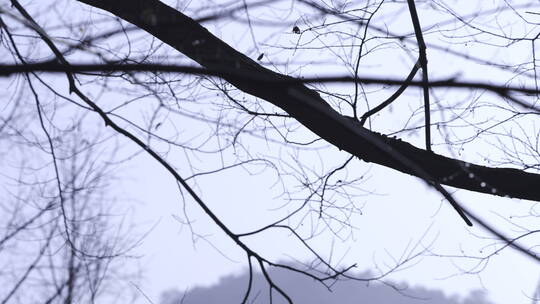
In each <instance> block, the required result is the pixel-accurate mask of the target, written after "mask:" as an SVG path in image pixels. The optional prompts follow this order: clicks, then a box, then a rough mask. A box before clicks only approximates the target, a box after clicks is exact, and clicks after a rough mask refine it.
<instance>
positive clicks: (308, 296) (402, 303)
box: [161, 269, 493, 304]
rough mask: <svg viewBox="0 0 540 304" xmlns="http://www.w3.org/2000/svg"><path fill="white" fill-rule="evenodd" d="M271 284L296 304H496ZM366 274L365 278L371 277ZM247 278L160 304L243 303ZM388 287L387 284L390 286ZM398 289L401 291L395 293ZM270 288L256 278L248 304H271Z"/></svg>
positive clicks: (417, 293)
mask: <svg viewBox="0 0 540 304" xmlns="http://www.w3.org/2000/svg"><path fill="white" fill-rule="evenodd" d="M270 276H271V278H272V280H273V281H274V282H275V283H276V284H277V285H278V286H279V287H280V288H281V289H282V290H284V291H285V292H287V294H288V295H289V296H290V297H291V299H292V300H293V301H294V303H295V304H328V303H339V304H364V303H365V304H368V303H369V304H389V303H392V304H393V303H399V304H420V303H430V304H493V302H490V301H488V299H487V298H486V295H485V293H483V292H482V291H474V292H472V293H471V294H469V295H468V296H467V297H466V298H459V297H457V296H452V297H447V296H445V295H444V294H443V293H442V291H440V290H435V289H426V288H422V287H409V288H405V286H404V285H403V284H397V283H392V284H391V285H392V286H389V284H383V283H381V282H370V283H366V282H358V281H350V280H348V281H338V282H336V283H335V284H334V285H333V286H332V287H331V289H332V290H331V291H329V290H328V289H327V288H326V287H324V286H323V285H322V284H320V283H318V282H316V281H314V280H313V279H310V278H308V277H307V276H303V275H299V274H297V273H293V272H291V271H285V270H276V269H274V270H272V271H271V272H270ZM368 276H369V274H368V273H364V275H363V276H362V277H368ZM247 283H248V275H247V273H243V274H242V275H236V276H234V275H232V276H226V277H223V278H222V279H220V281H219V282H218V283H217V284H215V285H213V286H210V287H195V288H192V289H190V290H188V291H187V292H186V294H184V293H183V292H181V291H178V290H169V291H166V292H164V293H163V294H162V298H161V304H180V303H182V304H214V303H215V304H217V303H219V304H222V303H238V304H239V303H241V301H242V299H243V297H244V293H245V291H246V288H247ZM387 283H388V282H387ZM396 289H398V290H399V291H398V290H396ZM268 292H269V287H268V284H267V282H266V281H265V279H264V277H263V275H262V274H261V273H256V274H255V275H254V277H253V286H252V289H251V293H250V294H251V296H250V298H249V301H248V302H247V303H253V304H267V303H270V298H269V296H268ZM272 300H273V303H275V304H284V303H287V302H286V301H285V299H283V297H281V295H279V294H278V293H277V292H276V291H275V290H274V291H273V292H272Z"/></svg>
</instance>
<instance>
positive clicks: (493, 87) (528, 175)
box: [0, 0, 540, 303]
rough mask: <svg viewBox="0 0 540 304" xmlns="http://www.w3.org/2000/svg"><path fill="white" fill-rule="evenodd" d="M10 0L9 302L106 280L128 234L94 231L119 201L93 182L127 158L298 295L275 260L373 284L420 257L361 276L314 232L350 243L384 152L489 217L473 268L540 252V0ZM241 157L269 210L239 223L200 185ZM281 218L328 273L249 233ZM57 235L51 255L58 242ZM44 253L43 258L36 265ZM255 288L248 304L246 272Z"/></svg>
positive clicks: (470, 216) (3, 133)
mask: <svg viewBox="0 0 540 304" xmlns="http://www.w3.org/2000/svg"><path fill="white" fill-rule="evenodd" d="M7 2H8V1H6V2H5V3H3V4H1V5H0V18H1V19H0V26H1V42H2V49H1V52H2V55H3V56H2V59H1V60H0V66H1V70H0V75H2V76H3V77H4V78H2V84H3V85H4V87H5V90H3V91H2V93H1V94H2V101H3V102H2V103H1V107H2V111H1V113H0V140H1V141H2V142H1V145H0V147H1V148H0V149H1V150H0V153H1V154H0V155H1V158H0V164H1V165H2V168H4V169H3V170H4V172H5V174H4V175H3V179H4V180H5V183H6V185H9V186H7V187H6V193H9V194H5V196H6V197H5V200H4V202H3V203H2V204H3V205H2V206H3V209H4V210H3V211H2V212H3V213H5V214H7V215H8V216H9V217H10V219H9V220H8V221H7V222H6V224H5V226H3V227H2V229H3V230H2V233H3V234H2V235H3V238H1V237H2V235H0V249H1V250H2V252H0V254H3V253H4V252H5V254H6V256H9V255H14V254H17V252H18V250H19V249H18V248H17V246H19V244H22V243H21V242H22V241H21V240H25V241H28V239H29V238H30V239H32V240H34V241H35V242H34V245H35V247H36V248H32V249H31V250H30V249H29V250H23V251H24V254H25V255H28V254H29V255H30V257H29V258H28V259H26V260H25V261H24V263H23V266H18V265H17V266H15V265H14V264H13V265H14V266H13V267H12V268H10V270H9V272H8V274H7V275H5V278H8V279H9V280H12V278H15V280H16V281H17V283H16V284H15V285H14V287H12V288H11V287H10V288H11V289H10V290H11V291H9V292H8V293H1V294H0V296H3V297H4V299H5V302H7V301H8V300H9V299H10V298H11V297H17V296H18V293H17V289H18V288H19V286H21V285H22V284H39V285H40V286H42V287H43V286H46V285H47V284H51V282H54V284H52V285H54V287H52V288H45V287H43V292H45V293H47V292H49V296H50V297H51V299H54V300H57V299H60V298H62V299H63V301H65V302H66V303H71V302H76V298H75V297H79V299H85V300H87V299H93V297H96V296H97V295H99V294H100V292H98V291H99V290H102V288H103V285H106V284H105V283H101V281H102V280H103V279H104V278H106V277H107V276H106V273H108V271H110V269H109V268H108V267H107V265H108V264H107V263H109V262H110V261H113V260H114V259H115V258H116V257H118V256H119V255H122V254H125V253H126V252H127V251H126V250H127V249H129V248H130V246H132V245H133V244H132V243H130V242H129V241H128V242H126V241H125V239H122V238H120V237H119V236H118V235H116V236H113V235H111V236H107V235H106V234H105V233H103V231H102V230H101V229H104V228H103V227H105V226H107V225H111V223H110V222H109V216H108V212H107V210H108V208H111V206H113V204H112V202H111V203H107V202H105V201H106V199H98V201H99V202H98V203H96V202H95V201H96V198H95V197H96V196H97V195H98V194H99V195H101V194H106V193H107V191H109V192H110V191H111V190H110V189H109V190H107V191H105V188H106V187H104V186H103V185H102V182H103V180H104V178H105V176H106V175H105V174H104V172H106V171H111V168H115V166H116V165H119V164H129V162H130V161H136V160H132V158H134V157H135V156H137V155H145V157H150V158H151V159H152V160H153V162H154V164H155V166H159V167H161V168H162V169H163V170H164V171H167V172H168V174H169V175H170V178H171V179H173V180H174V181H175V182H176V183H177V184H178V187H179V190H180V195H179V198H178V199H179V200H181V201H182V202H183V204H185V205H184V209H183V210H184V213H183V214H182V216H181V218H179V223H181V224H182V225H186V226H188V227H190V228H191V229H192V230H191V233H192V234H193V235H197V230H196V229H194V228H193V227H192V225H191V221H190V218H189V209H193V208H198V210H202V212H204V214H205V215H206V216H207V218H208V219H209V220H210V221H211V222H212V223H213V224H214V225H216V226H217V227H218V228H219V229H220V230H221V231H222V232H223V233H224V234H225V235H226V237H227V238H228V239H229V240H230V241H231V242H232V243H234V244H236V245H237V246H238V248H240V249H241V250H242V251H243V252H245V254H246V256H247V262H246V263H247V265H248V266H249V269H250V273H252V271H253V269H254V268H255V267H256V268H258V269H260V271H262V274H263V276H264V278H265V279H266V282H267V284H268V286H269V287H270V289H271V290H273V291H274V294H277V295H279V296H280V297H283V298H285V299H287V301H289V302H292V301H293V300H294V299H290V298H289V295H288V294H287V293H286V292H284V291H283V289H282V288H281V287H280V286H279V284H276V283H275V282H274V280H273V279H272V275H271V273H270V272H269V271H268V270H269V269H270V268H272V267H278V268H286V269H288V270H290V271H293V272H299V273H302V274H303V275H305V276H308V277H312V278H313V279H315V280H317V281H319V282H321V283H322V284H324V285H325V286H330V285H331V282H333V281H334V280H336V279H341V278H349V279H356V280H360V281H367V280H376V279H382V278H384V277H385V276H386V275H387V274H388V273H391V272H392V271H394V270H396V269H398V268H400V267H402V266H403V265H406V264H407V263H409V262H410V261H413V260H415V259H417V258H418V257H420V256H422V255H424V254H426V253H428V252H430V250H431V248H429V246H427V245H425V246H420V247H424V248H420V247H419V248H416V249H417V250H412V251H408V252H407V254H405V255H404V256H403V257H402V258H401V259H398V260H396V261H394V264H393V265H391V266H390V267H388V268H387V269H385V270H382V271H380V273H378V274H376V275H374V276H371V277H357V276H354V275H349V272H348V271H349V270H350V269H351V268H353V267H354V266H355V265H340V264H339V263H337V262H335V261H332V260H331V259H329V258H328V257H326V256H323V255H322V254H321V253H320V251H319V250H317V249H316V248H314V246H313V245H312V241H314V240H315V239H316V238H317V237H320V236H321V235H322V234H325V233H329V234H331V235H332V236H333V237H335V238H336V239H338V240H342V241H344V240H347V239H349V238H351V235H352V233H353V231H354V229H355V224H354V221H355V220H357V219H358V217H357V216H358V215H359V214H362V207H363V206H364V204H366V203H368V202H369V198H370V195H369V194H370V191H371V190H370V189H366V188H365V187H364V186H363V185H364V183H365V180H366V177H367V176H368V172H369V170H370V168H378V167H379V166H383V167H386V168H389V169H392V170H396V171H399V172H402V173H405V174H407V175H409V178H411V179H417V180H419V181H422V182H424V183H425V184H426V185H428V186H429V187H430V188H431V189H433V191H437V192H438V193H440V195H441V197H442V198H444V200H445V201H446V202H447V203H448V204H449V205H450V206H451V207H452V210H454V211H452V214H450V216H454V215H455V214H457V216H455V225H456V226H462V225H469V226H475V225H476V226H478V227H481V228H483V229H487V231H489V233H490V236H491V237H492V240H493V244H495V245H494V246H493V247H491V249H490V250H489V252H483V253H482V254H481V255H479V256H474V257H472V256H468V258H472V259H477V260H479V261H481V262H480V263H479V265H484V264H482V263H484V262H485V261H487V260H489V259H490V258H492V257H493V256H494V255H496V254H497V253H499V252H500V251H502V250H518V251H520V252H521V253H522V254H525V255H527V256H528V257H529V258H531V259H533V260H536V261H538V260H540V259H539V258H538V256H537V249H536V247H535V245H537V242H536V243H535V242H534V238H535V237H536V232H537V230H536V229H537V227H536V226H535V225H534V224H533V222H534V219H535V218H536V217H537V215H538V213H537V211H535V209H534V205H533V203H534V202H539V201H540V187H538V185H540V173H539V168H540V161H539V160H540V154H539V135H538V134H539V132H538V131H539V130H538V126H537V123H536V116H537V115H538V114H539V113H540V107H539V106H538V101H539V98H538V96H539V93H540V89H539V87H538V81H537V79H538V75H537V69H536V63H537V59H536V48H537V47H538V43H537V39H538V37H539V35H540V32H539V31H538V28H539V27H538V25H539V24H540V5H539V4H538V3H536V2H535V1H474V3H469V2H468V1H446V0H437V1H414V0H408V1H370V0H363V1H325V0H321V1H316V0H296V1H267V0H259V1H248V0H243V1H164V2H162V1H158V0H117V1H108V0H61V1H44V0H40V1H36V0H34V1H31V0H27V1H22V0H11V1H9V2H10V3H7ZM195 2H196V3H195ZM240 169H241V170H244V172H247V173H248V174H250V175H251V176H252V178H253V179H257V178H260V179H269V178H270V179H272V181H273V185H272V188H271V189H269V193H268V195H270V196H272V197H273V198H274V199H275V201H277V202H279V203H278V204H279V206H280V208H278V210H279V211H278V213H277V214H279V216H277V217H274V220H270V221H267V219H264V220H262V221H259V222H257V224H256V225H246V226H241V225H240V224H237V223H233V222H232V221H231V220H229V219H227V218H226V217H224V216H222V215H220V213H219V212H217V211H216V210H215V207H214V204H215V202H209V201H207V200H206V199H205V193H207V192H209V191H215V190H214V189H211V188H208V187H203V186H201V185H202V184H203V182H202V181H203V180H204V179H205V178H207V177H208V176H214V175H215V176H219V175H220V174H228V172H230V171H235V170H240ZM377 172H378V171H377ZM102 173H103V174H102ZM381 180H382V179H381ZM391 187H392V185H384V186H383V187H382V188H383V189H384V188H387V189H390V188H391ZM158 191H159V190H158ZM455 191H459V193H462V192H465V191H472V192H477V193H483V194H484V195H485V197H486V198H491V197H504V198H506V200H507V201H508V202H514V201H516V200H521V201H522V202H523V204H530V206H532V207H531V209H530V212H529V213H528V214H526V215H524V216H523V222H521V220H520V221H517V220H516V221H512V224H515V227H518V228H519V229H517V232H516V231H515V230H514V231H509V229H505V228H504V227H499V226H497V225H495V224H494V223H491V222H490V221H486V220H485V219H484V218H485V216H484V213H482V214H478V213H477V212H472V211H471V210H469V209H470V208H469V207H466V206H470V205H469V204H470V203H471V202H465V201H459V200H458V199H456V198H455V197H454V192H455ZM257 199H258V198H253V204H255V203H256V201H257ZM409 199H414V198H409ZM531 202H532V203H531ZM219 203H220V204H222V205H227V206H230V208H235V205H234V204H233V203H232V202H219ZM186 210H188V211H186ZM449 210H450V209H448V210H446V209H445V210H443V211H441V212H444V213H450V211H449ZM235 212H236V213H242V212H244V213H246V212H247V211H246V210H244V209H239V210H235ZM454 213H455V214H454ZM485 213H488V210H486V211H485ZM411 214H414V213H413V212H411ZM243 216H246V217H249V216H250V215H249V214H244V215H243ZM408 216H410V215H408ZM410 220H411V221H412V222H416V221H422V219H421V218H411V219H410ZM113 222H114V223H115V222H116V220H115V221H113ZM105 223H108V224H107V225H105ZM113 226H114V225H113ZM471 229H476V227H474V228H471ZM275 231H277V232H286V234H287V235H289V236H290V237H292V238H293V239H294V240H295V241H296V242H297V243H298V244H300V245H301V246H303V248H304V249H305V250H306V251H307V252H309V253H310V254H311V255H312V257H313V258H314V262H313V264H309V265H306V269H321V265H322V266H323V268H324V269H325V270H324V271H323V272H321V273H317V272H314V271H306V269H302V268H299V267H296V266H295V267H291V266H288V265H286V264H281V263H279V262H277V261H274V260H272V259H270V258H268V257H266V256H265V255H264V250H260V249H256V248H255V247H253V246H251V245H250V243H249V240H250V239H253V238H257V237H263V236H264V234H265V233H269V232H275ZM17 234H20V235H24V237H15V235H17ZM98 235H99V237H97V236H98ZM366 241H367V240H366ZM4 243H5V244H4ZM57 243H59V244H57ZM10 244H11V245H10ZM130 244H131V245H130ZM55 246H57V247H58V246H60V248H62V250H63V251H61V254H50V253H49V251H54V248H57V247H55ZM425 248H427V249H425ZM509 248H513V249H509ZM36 250H37V251H36ZM284 251H286V249H284ZM32 256H35V260H32ZM463 256H465V254H463ZM47 257H52V258H50V259H49V261H47V262H43V261H41V260H45V259H47ZM57 263H64V264H62V266H57ZM37 265H46V266H43V267H47V268H48V270H47V271H48V272H47V274H46V275H43V271H41V270H40V271H39V273H40V278H39V280H38V279H34V277H35V276H36V273H38V271H37V270H35V268H37ZM40 267H41V266H40ZM59 267H60V268H62V269H63V270H64V272H63V274H62V275H57V274H56V272H57V271H59V270H57V269H58V268H59ZM79 271H81V272H84V273H85V274H86V276H85V277H84V279H83V278H82V277H81V276H77V275H76V273H77V272H79ZM2 275H3V274H2ZM50 276H52V277H54V279H52V278H51V277H50ZM75 278H77V279H75ZM36 280H38V281H36ZM83 281H84V283H83ZM19 282H20V283H19ZM77 284H86V285H84V286H87V287H80V286H79V287H78V289H77V288H75V287H74V286H75V285H77ZM12 285H13V284H12ZM247 286H248V288H247V291H246V292H245V297H244V299H243V301H244V302H246V301H247V299H248V298H249V296H250V287H251V276H250V280H249V282H248V283H247ZM84 289H87V292H86V293H84V295H83V293H82V292H81V294H80V295H79V294H77V295H76V294H75V290H78V292H79V291H81V290H84ZM70 290H71V291H70ZM89 290H90V291H89ZM270 294H272V293H270ZM21 299H22V298H21ZM239 300H240V299H239ZM51 301H52V300H51Z"/></svg>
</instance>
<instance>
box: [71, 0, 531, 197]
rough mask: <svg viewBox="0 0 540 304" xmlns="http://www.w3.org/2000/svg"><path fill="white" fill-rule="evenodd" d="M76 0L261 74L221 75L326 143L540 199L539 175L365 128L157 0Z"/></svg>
mask: <svg viewBox="0 0 540 304" xmlns="http://www.w3.org/2000/svg"><path fill="white" fill-rule="evenodd" d="M78 1H79V2H82V3H85V4H88V5H90V6H93V7H96V8H100V9H103V10H106V11H108V12H110V13H112V14H113V15H115V16H118V17H119V18H122V19H124V20H125V21H127V22H130V23H132V24H134V25H136V26H138V27H139V28H141V29H143V30H145V31H147V32H148V33H150V34H151V35H153V36H154V37H156V38H158V39H160V40H161V41H163V42H165V43H167V44H168V45H170V46H172V47H173V48H175V49H177V50H178V51H180V52H181V53H183V54H184V55H186V56H188V57H189V58H191V59H193V60H194V61H196V62H197V63H199V64H200V65H202V66H203V67H206V68H209V69H217V70H234V71H236V72H238V73H239V74H240V75H256V76H257V77H256V78H257V79H259V80H257V81H254V80H250V79H249V78H247V77H234V76H224V77H223V78H224V79H225V80H227V81H228V82H230V83H231V84H232V85H234V86H235V87H237V88H238V89H240V90H242V91H244V92H246V93H249V94H251V95H253V96H256V97H259V98H261V99H264V100H266V101H268V102H270V103H272V104H274V105H276V106H278V107H280V108H281V109H283V110H284V111H286V112H287V113H289V114H290V115H291V116H292V117H294V118H295V119H296V120H298V121H299V122H300V123H302V124H303V125H304V126H305V127H307V128H308V129H310V130H311V131H312V132H314V133H315V134H317V135H318V136H320V137H321V138H323V139H324V140H326V141H327V142H329V143H331V144H333V145H334V146H336V147H337V148H339V149H342V150H345V151H347V152H349V153H351V154H353V155H355V156H357V157H358V158H360V159H363V160H365V161H368V162H373V163H377V164H379V165H383V166H386V167H389V168H393V169H395V170H398V171H401V172H404V173H407V174H411V175H415V176H418V177H420V178H423V179H426V178H427V179H429V180H430V182H436V183H440V184H445V185H449V186H453V187H456V188H461V189H466V190H471V191H476V192H483V193H490V194H495V195H501V196H509V197H515V198H522V199H528V200H534V201H540V175H538V174H532V173H527V172H525V171H522V170H517V169H510V168H491V167H485V166H479V165H475V164H470V163H465V162H463V161H460V160H456V159H452V158H448V157H445V156H441V155H438V154H435V153H433V152H429V151H426V150H423V149H419V148H417V147H414V146H413V145H411V144H409V143H406V142H403V141H401V140H399V139H395V138H389V137H386V136H384V135H382V134H379V133H376V132H372V131H370V130H368V129H365V128H364V127H362V125H361V124H360V123H359V122H357V121H354V120H353V119H350V118H348V117H346V116H343V115H341V114H339V113H338V112H336V111H335V110H333V109H332V108H331V107H330V106H329V105H328V104H327V103H326V102H325V101H324V100H323V99H322V98H321V97H320V96H319V94H318V93H317V92H315V91H313V90H311V89H309V88H307V87H306V86H304V85H303V84H299V83H286V84H284V83H283V80H284V79H288V77H287V76H285V75H281V74H278V73H275V72H273V71H270V70H268V69H266V68H264V67H262V66H260V65H259V64H258V63H256V62H255V61H253V60H252V59H250V58H249V57H247V56H245V55H244V54H242V53H240V52H238V51H236V50H235V49H233V48H232V47H230V46H229V45H228V44H226V43H225V42H223V41H221V40H220V39H219V38H217V37H215V36H214V35H212V34H211V33H210V32H209V31H208V30H206V29H205V28H204V27H202V26H201V25H200V24H198V23H197V22H195V21H194V20H193V19H191V18H189V17H187V16H185V15H184V14H182V13H181V12H179V11H177V10H175V9H174V8H171V7H169V6H167V5H165V4H163V3H161V2H160V1H158V0H115V1H112V0H78ZM260 79H268V80H269V81H268V82H263V81H260ZM280 81H282V82H281V83H280Z"/></svg>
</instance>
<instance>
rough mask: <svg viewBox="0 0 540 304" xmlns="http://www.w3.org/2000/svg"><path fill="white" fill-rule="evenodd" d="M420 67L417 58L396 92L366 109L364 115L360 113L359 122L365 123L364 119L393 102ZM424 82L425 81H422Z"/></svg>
mask: <svg viewBox="0 0 540 304" xmlns="http://www.w3.org/2000/svg"><path fill="white" fill-rule="evenodd" d="M419 68H420V60H418V61H417V62H416V63H415V64H414V66H413V68H412V70H411V72H410V73H409V75H408V76H407V78H406V79H405V81H404V82H403V84H402V85H401V86H400V87H399V89H397V91H396V92H394V94H392V96H390V97H389V98H388V99H387V100H385V101H383V102H382V103H381V104H380V105H378V106H376V107H375V108H373V109H371V110H369V111H367V112H366V113H365V114H364V115H362V117H360V123H361V124H362V125H364V124H365V123H366V120H367V119H368V118H369V117H370V116H372V115H374V114H376V113H378V112H379V111H381V110H382V109H384V108H386V107H387V106H388V105H390V104H391V103H392V102H394V100H396V99H397V98H398V97H399V96H401V94H402V93H403V92H405V89H407V87H408V86H409V85H410V84H411V81H412V80H413V78H414V76H415V75H416V72H418V69H419ZM424 84H425V82H424Z"/></svg>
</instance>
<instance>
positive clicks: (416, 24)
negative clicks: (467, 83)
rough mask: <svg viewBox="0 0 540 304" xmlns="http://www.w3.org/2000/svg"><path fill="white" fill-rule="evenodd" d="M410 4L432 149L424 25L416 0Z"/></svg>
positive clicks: (427, 140)
mask: <svg viewBox="0 0 540 304" xmlns="http://www.w3.org/2000/svg"><path fill="white" fill-rule="evenodd" d="M407 4H408V5H409V13H410V14H411V20H412V24H413V27H414V34H415V35H416V41H417V42H418V52H419V55H420V59H419V61H420V66H422V82H423V84H424V85H423V86H422V87H423V91H424V116H425V128H426V150H428V151H431V113H430V109H429V107H430V102H429V86H428V85H427V84H428V82H429V79H428V60H427V55H426V43H425V42H424V35H423V34H422V27H421V26H420V19H419V18H418V12H417V11H416V4H415V3H414V0H407Z"/></svg>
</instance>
